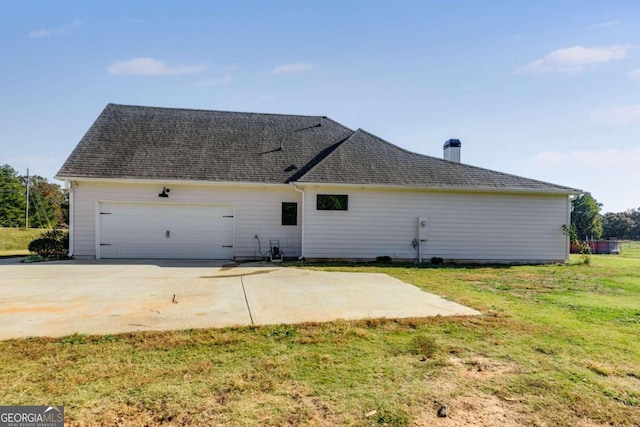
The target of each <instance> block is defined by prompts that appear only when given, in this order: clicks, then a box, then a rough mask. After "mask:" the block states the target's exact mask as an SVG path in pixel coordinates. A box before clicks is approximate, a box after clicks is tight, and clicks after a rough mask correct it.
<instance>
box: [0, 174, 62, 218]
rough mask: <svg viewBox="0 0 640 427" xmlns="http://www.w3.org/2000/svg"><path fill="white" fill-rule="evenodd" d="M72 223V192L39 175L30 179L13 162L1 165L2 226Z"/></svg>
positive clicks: (0, 197)
mask: <svg viewBox="0 0 640 427" xmlns="http://www.w3.org/2000/svg"><path fill="white" fill-rule="evenodd" d="M27 186H28V188H29V199H28V200H27ZM27 204H28V206H29V223H28V224H26V221H27V219H26V212H27ZM68 223H69V195H68V192H67V191H66V190H64V189H63V188H62V187H60V185H58V184H55V183H52V182H49V181H48V180H47V179H46V178H43V177H41V176H39V175H33V176H29V177H28V179H27V176H26V175H19V174H18V172H17V171H16V170H15V169H14V168H12V167H11V166H9V165H3V166H0V226H1V227H25V226H26V227H27V228H53V227H57V226H63V225H66V224H68Z"/></svg>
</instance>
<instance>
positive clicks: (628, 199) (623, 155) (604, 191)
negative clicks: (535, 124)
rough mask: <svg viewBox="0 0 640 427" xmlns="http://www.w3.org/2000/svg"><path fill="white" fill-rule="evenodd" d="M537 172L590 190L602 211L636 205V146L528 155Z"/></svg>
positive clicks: (639, 178) (639, 173) (639, 196)
mask: <svg viewBox="0 0 640 427" xmlns="http://www.w3.org/2000/svg"><path fill="white" fill-rule="evenodd" d="M531 163H532V166H533V167H534V169H535V170H536V171H535V173H536V174H537V175H542V176H544V177H545V179H547V180H549V181H551V182H559V183H568V182H572V183H574V184H573V185H575V186H577V187H578V188H581V189H583V190H584V191H588V192H591V193H592V194H593V197H595V198H596V199H597V200H598V201H599V202H601V203H604V209H603V212H622V211H625V210H627V209H631V208H638V207H640V187H639V186H637V185H625V183H626V184H629V183H634V182H640V168H638V164H640V147H636V148H629V149H625V148H610V149H602V150H574V151H568V152H563V151H546V152H543V153H540V154H538V155H537V156H535V157H534V158H533V159H531Z"/></svg>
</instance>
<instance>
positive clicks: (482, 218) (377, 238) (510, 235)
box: [304, 187, 569, 262]
mask: <svg viewBox="0 0 640 427" xmlns="http://www.w3.org/2000/svg"><path fill="white" fill-rule="evenodd" d="M331 193H333V194H348V195H349V210H348V211H319V210H316V209H315V206H314V205H315V200H316V195H317V194H331ZM305 203H306V206H305V224H304V233H305V236H304V241H305V249H304V251H305V253H304V255H305V257H307V258H349V259H354V258H355V259H361V258H366V259H375V258H376V257H378V256H390V257H392V258H396V259H417V258H418V251H417V250H416V249H414V248H413V246H412V241H413V240H414V239H416V238H418V217H426V218H428V226H427V227H428V230H427V233H426V234H427V241H426V242H423V246H422V257H423V260H427V261H428V260H429V259H430V258H431V257H440V258H444V259H452V260H474V261H507V262H508V261H513V262H518V261H530V262H548V261H560V260H564V259H566V256H567V255H566V248H567V238H566V236H564V235H563V233H562V225H563V224H566V221H567V208H568V203H569V202H568V196H567V195H557V196H556V195H534V194H497V193H447V192H429V191H409V190H404V191H403V190H397V191H396V190H374V189H361V188H360V189H357V188H351V189H345V187H340V188H331V187H307V192H306V194H305Z"/></svg>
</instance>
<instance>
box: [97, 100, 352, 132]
mask: <svg viewBox="0 0 640 427" xmlns="http://www.w3.org/2000/svg"><path fill="white" fill-rule="evenodd" d="M107 107H131V108H140V109H145V108H148V109H152V110H172V111H200V112H206V113H231V114H252V115H256V116H278V117H305V118H316V119H326V120H330V121H332V122H333V123H336V124H338V125H340V126H342V127H344V128H347V129H349V128H348V127H347V126H345V125H343V124H342V123H340V122H337V121H335V120H334V119H332V118H330V117H327V116H322V115H309V114H286V113H258V112H255V111H231V110H208V109H205V108H184V107H156V106H151V105H135V104H118V103H114V102H109V103H108V104H107ZM349 130H351V129H349Z"/></svg>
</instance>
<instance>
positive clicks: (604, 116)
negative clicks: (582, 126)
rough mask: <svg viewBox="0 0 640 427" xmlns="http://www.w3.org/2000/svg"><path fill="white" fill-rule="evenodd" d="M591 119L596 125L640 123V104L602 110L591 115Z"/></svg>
mask: <svg viewBox="0 0 640 427" xmlns="http://www.w3.org/2000/svg"><path fill="white" fill-rule="evenodd" d="M591 118H592V120H593V121H594V122H596V123H602V124H609V125H629V124H635V123H640V104H634V105H624V106H622V107H613V108H602V109H599V110H596V111H594V112H593V113H592V114H591Z"/></svg>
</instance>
